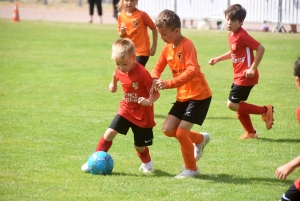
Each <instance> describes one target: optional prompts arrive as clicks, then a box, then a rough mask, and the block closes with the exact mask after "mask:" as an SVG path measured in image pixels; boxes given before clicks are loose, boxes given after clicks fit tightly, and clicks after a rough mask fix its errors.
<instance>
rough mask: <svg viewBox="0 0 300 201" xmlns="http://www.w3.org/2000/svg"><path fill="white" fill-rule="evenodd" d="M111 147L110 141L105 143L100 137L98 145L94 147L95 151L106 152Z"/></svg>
mask: <svg viewBox="0 0 300 201" xmlns="http://www.w3.org/2000/svg"><path fill="white" fill-rule="evenodd" d="M111 145H112V141H106V140H105V139H104V137H103V136H102V137H101V139H100V140H99V142H98V145H97V147H96V151H105V152H107V151H108V150H109V148H110V147H111Z"/></svg>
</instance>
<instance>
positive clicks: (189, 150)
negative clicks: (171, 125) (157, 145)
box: [176, 127, 197, 171]
mask: <svg viewBox="0 0 300 201" xmlns="http://www.w3.org/2000/svg"><path fill="white" fill-rule="evenodd" d="M189 133H190V131H189V130H183V129H182V128H179V127H178V128H177V132H176V138H177V139H178V141H179V143H180V148H181V153H182V157H183V160H184V164H185V168H186V169H189V170H194V171H195V170H197V167H196V159H195V157H194V145H193V142H192V140H191V139H190V137H189Z"/></svg>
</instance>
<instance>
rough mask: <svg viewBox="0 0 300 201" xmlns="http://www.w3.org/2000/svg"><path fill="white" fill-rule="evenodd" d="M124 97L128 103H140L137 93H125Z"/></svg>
mask: <svg viewBox="0 0 300 201" xmlns="http://www.w3.org/2000/svg"><path fill="white" fill-rule="evenodd" d="M124 99H125V100H126V102H127V103H138V95H137V93H124Z"/></svg>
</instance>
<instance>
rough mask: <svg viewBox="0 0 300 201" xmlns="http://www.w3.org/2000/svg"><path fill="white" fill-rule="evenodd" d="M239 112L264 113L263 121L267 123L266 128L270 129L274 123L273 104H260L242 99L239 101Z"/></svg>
mask: <svg viewBox="0 0 300 201" xmlns="http://www.w3.org/2000/svg"><path fill="white" fill-rule="evenodd" d="M238 112H239V113H244V114H260V115H262V119H263V121H264V122H265V123H266V128H267V129H268V130H270V129H271V128H272V125H273V106H272V105H266V106H258V105H253V104H249V103H246V102H244V101H241V102H240V103H239V109H238Z"/></svg>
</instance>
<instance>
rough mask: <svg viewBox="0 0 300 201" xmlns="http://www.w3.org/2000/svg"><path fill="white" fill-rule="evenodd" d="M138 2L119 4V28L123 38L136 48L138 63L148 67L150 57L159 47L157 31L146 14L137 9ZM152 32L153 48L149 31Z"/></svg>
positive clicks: (125, 0)
mask: <svg viewBox="0 0 300 201" xmlns="http://www.w3.org/2000/svg"><path fill="white" fill-rule="evenodd" d="M137 3H138V0H120V1H119V3H118V10H119V11H122V12H120V14H119V16H118V28H119V36H120V37H121V38H129V39H131V40H132V41H133V43H134V45H135V48H136V61H138V62H139V63H140V64H142V66H146V64H147V61H148V59H149V56H150V55H151V56H153V55H155V52H156V46H157V30H156V27H155V24H154V22H153V21H152V19H151V18H150V17H149V15H148V14H147V13H146V12H143V11H141V10H139V9H137V8H136V5H137ZM148 27H149V28H150V29H151V31H152V47H151V48H150V39H149V35H148V29H147V28H148Z"/></svg>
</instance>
